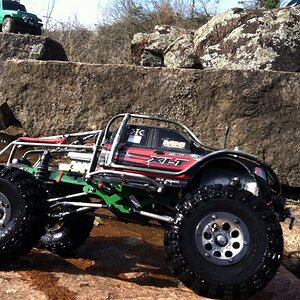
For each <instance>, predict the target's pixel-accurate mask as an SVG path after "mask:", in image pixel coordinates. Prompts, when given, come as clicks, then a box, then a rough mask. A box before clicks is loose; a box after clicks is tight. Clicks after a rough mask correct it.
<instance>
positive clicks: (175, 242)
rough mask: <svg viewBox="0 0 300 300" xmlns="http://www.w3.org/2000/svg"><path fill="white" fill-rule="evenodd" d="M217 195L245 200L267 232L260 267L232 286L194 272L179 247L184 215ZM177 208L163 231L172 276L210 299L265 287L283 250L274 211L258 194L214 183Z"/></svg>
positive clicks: (244, 294) (236, 296)
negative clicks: (266, 243) (170, 221)
mask: <svg viewBox="0 0 300 300" xmlns="http://www.w3.org/2000/svg"><path fill="white" fill-rule="evenodd" d="M216 198H217V199H218V198H224V199H234V200H237V201H241V202H243V203H245V204H246V205H247V206H249V207H250V208H251V209H252V210H253V211H254V212H255V213H256V214H257V215H258V216H260V217H261V218H262V220H263V223H264V224H265V227H266V232H267V236H266V238H267V239H268V246H267V249H266V251H265V255H264V257H263V259H262V261H261V263H260V265H259V268H258V269H257V270H256V271H255V274H254V275H252V276H249V278H248V279H247V280H246V281H242V282H239V283H236V284H232V285H230V284H224V283H222V282H214V281H212V280H208V279H206V278H204V277H202V276H201V274H198V273H197V274H196V273H195V272H193V271H192V270H191V268H190V266H189V264H188V262H187V260H186V258H185V257H184V255H183V251H182V249H181V246H180V240H181V229H182V227H183V226H184V221H185V218H186V217H188V216H189V214H191V211H192V210H193V209H195V208H197V207H199V206H201V205H202V204H204V203H207V202H208V201H210V200H211V199H216ZM225 201H226V200H225ZM176 210H177V213H176V215H175V220H174V222H173V223H172V224H170V226H169V227H168V228H167V230H166V233H165V239H164V245H165V256H166V258H167V261H168V263H169V266H170V268H171V270H172V271H173V273H174V274H175V276H177V278H178V279H179V280H180V281H181V282H182V283H184V284H185V285H186V286H187V287H189V288H191V289H192V290H194V291H195V292H196V293H198V294H200V295H201V296H206V297H210V298H220V299H244V298H247V297H249V296H250V295H252V294H254V293H255V292H257V291H259V290H261V289H262V288H264V287H265V286H266V284H267V283H268V282H269V281H270V280H271V279H272V278H273V276H274V275H275V274H276V271H277V269H278V267H279V265H280V260H281V257H282V253H283V239H282V230H281V226H280V225H279V223H278V222H277V219H276V217H275V214H274V213H273V211H272V210H271V209H270V208H268V207H267V206H266V205H265V204H264V203H263V202H262V200H260V199H259V198H258V197H256V196H254V195H252V194H251V193H250V192H248V191H245V190H237V189H234V188H233V187H230V186H229V187H222V186H221V185H215V186H209V187H204V188H199V189H196V190H195V191H193V192H191V193H189V194H188V195H186V197H185V202H184V203H183V204H178V205H177V206H176Z"/></svg>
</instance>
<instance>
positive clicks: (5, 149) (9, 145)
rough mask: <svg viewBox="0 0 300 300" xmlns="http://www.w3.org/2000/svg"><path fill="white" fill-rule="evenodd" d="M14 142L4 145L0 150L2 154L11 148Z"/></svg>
mask: <svg viewBox="0 0 300 300" xmlns="http://www.w3.org/2000/svg"><path fill="white" fill-rule="evenodd" d="M13 144H14V142H11V143H9V144H8V145H7V146H6V147H4V148H3V149H2V150H1V151H0V156H1V155H2V154H3V153H4V152H5V151H7V149H9V148H10V147H11V146H12V145H13Z"/></svg>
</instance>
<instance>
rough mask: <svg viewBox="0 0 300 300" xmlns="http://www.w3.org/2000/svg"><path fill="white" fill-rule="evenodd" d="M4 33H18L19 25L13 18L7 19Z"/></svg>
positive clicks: (3, 26)
mask: <svg viewBox="0 0 300 300" xmlns="http://www.w3.org/2000/svg"><path fill="white" fill-rule="evenodd" d="M2 32H8V33H16V32H17V25H16V22H15V20H14V19H13V18H11V17H6V18H5V19H4V20H3V23H2Z"/></svg>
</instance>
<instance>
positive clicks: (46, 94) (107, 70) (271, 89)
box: [0, 61, 300, 187]
mask: <svg viewBox="0 0 300 300" xmlns="http://www.w3.org/2000/svg"><path fill="white" fill-rule="evenodd" d="M299 94H300V74H298V73H291V72H274V71H241V70H223V69H222V70H190V69H179V68H142V67H137V66H121V65H119V66H118V65H89V64H79V63H69V62H49V61H48V62H43V61H7V62H0V105H1V104H2V103H7V105H8V106H9V108H10V109H11V111H12V112H13V113H14V115H15V118H16V119H17V120H19V122H20V123H21V125H22V126H23V127H24V131H26V132H27V133H28V134H30V135H32V136H39V135H40V136H43V135H46V134H57V133H68V132H72V131H76V132H78V131H81V130H96V129H101V128H103V127H104V126H105V125H106V123H107V121H108V120H109V119H110V118H111V117H112V116H113V115H115V114H117V113H124V112H136V113H142V114H143V113H144V114H151V115H160V116H163V117H167V118H171V119H175V120H178V121H181V122H183V123H184V124H186V125H187V126H188V127H190V128H191V129H192V130H193V131H194V132H195V133H196V134H197V135H198V136H199V137H200V138H201V139H202V140H203V141H204V142H205V143H207V144H212V145H214V146H216V147H222V146H223V134H224V128H225V126H226V124H230V125H231V130H230V134H229V140H228V147H229V148H233V147H235V146H237V145H239V146H242V149H243V150H244V151H248V152H251V153H253V154H256V155H258V156H259V157H261V158H263V159H265V160H266V161H267V162H268V163H269V164H271V166H272V167H273V168H274V169H275V170H276V172H277V173H278V174H279V175H280V179H281V180H282V182H283V183H285V184H288V185H291V186H298V187H300V182H299V174H300V162H299V153H300V140H299V139H300V112H299V106H300V98H299ZM6 111H7V109H6ZM11 119H12V118H11Z"/></svg>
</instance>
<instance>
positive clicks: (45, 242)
mask: <svg viewBox="0 0 300 300" xmlns="http://www.w3.org/2000/svg"><path fill="white" fill-rule="evenodd" d="M83 201H85V202H86V201H87V200H86V199H84V200H83ZM93 225H94V216H90V215H87V214H73V215H70V216H67V217H65V218H64V219H50V220H49V221H48V224H47V226H46V233H45V234H44V235H43V236H42V237H41V238H40V241H39V242H38V248H41V249H47V250H49V251H50V252H52V253H55V254H58V255H61V256H67V255H70V254H72V253H73V252H74V251H75V250H76V249H77V248H78V247H80V246H81V245H82V244H83V243H84V242H85V241H86V240H87V238H88V237H89V236H90V232H91V231H92V229H93Z"/></svg>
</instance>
